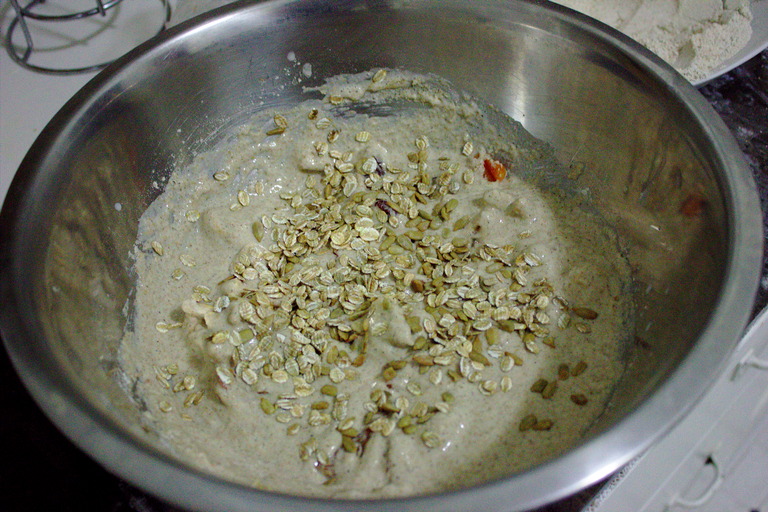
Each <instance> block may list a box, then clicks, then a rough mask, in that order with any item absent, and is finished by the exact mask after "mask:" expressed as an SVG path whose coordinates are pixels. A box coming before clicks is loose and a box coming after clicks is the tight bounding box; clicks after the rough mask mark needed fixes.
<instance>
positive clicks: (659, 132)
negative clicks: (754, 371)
mask: <svg viewBox="0 0 768 512" xmlns="http://www.w3.org/2000/svg"><path fill="white" fill-rule="evenodd" d="M289 52H294V54H295V55H296V57H297V58H298V60H300V61H301V62H304V63H311V65H312V78H311V79H307V78H306V77H303V76H302V74H301V70H300V69H299V68H297V67H296V66H294V65H293V64H292V63H291V62H290V61H289V60H288V59H287V55H288V53H289ZM381 66H385V67H392V68H405V69H408V70H412V71H416V72H422V73H434V74H437V75H440V76H443V77H445V78H447V79H449V80H451V81H452V82H453V83H454V85H456V86H457V87H458V88H460V89H464V90H466V91H468V92H470V93H472V94H474V95H476V96H478V97H480V98H483V99H485V100H486V101H488V102H490V103H491V104H493V105H496V106H497V107H499V108H501V109H502V110H504V111H505V112H507V113H508V114H510V115H511V116H512V117H514V118H516V119H518V120H519V121H521V122H522V123H523V125H524V126H525V128H526V129H528V130H529V131H530V132H531V133H533V134H534V135H535V136H537V137H539V138H541V139H543V140H544V141H546V142H548V143H550V144H551V145H552V146H553V147H554V148H555V149H556V151H557V154H558V155H559V157H560V158H561V159H562V160H563V162H564V163H565V164H570V169H569V170H568V172H569V173H574V174H579V173H580V176H579V177H578V180H577V182H576V183H577V189H578V190H579V191H580V193H583V194H584V197H585V199H586V200H589V201H591V202H592V204H594V205H595V206H596V207H597V208H598V209H599V210H600V211H601V212H602V214H603V215H604V216H605V218H606V219H608V221H609V222H611V223H613V225H614V226H615V227H616V231H617V233H618V235H619V237H620V239H621V243H622V246H623V247H624V249H625V251H626V254H627V258H628V260H629V261H630V262H631V264H632V266H633V268H634V269H635V272H634V279H635V285H634V287H633V294H634V300H635V302H636V305H637V318H636V332H635V333H634V335H633V336H630V339H633V340H635V341H634V342H629V343H627V346H626V347H625V352H626V360H627V370H626V372H625V374H624V376H623V378H622V380H621V382H620V383H619V384H618V386H617V388H616V391H615V393H614V397H613V400H612V402H611V404H610V406H609V407H608V408H607V409H606V411H605V413H604V414H603V416H602V417H601V419H600V421H599V422H598V423H597V424H595V425H594V427H593V428H592V429H591V431H590V432H589V433H588V434H587V435H586V436H585V439H584V442H583V443H582V444H580V445H579V446H577V447H575V448H574V449H572V450H570V451H569V452H567V453H565V454H564V455H562V456H561V457H559V458H557V459H555V460H553V461H551V462H549V463H546V464H543V465H541V466H538V467H535V468H533V469H531V470H530V471H527V472H524V473H521V474H516V475H511V476H510V477H509V478H505V479H501V480H497V481H493V482H488V483H487V484H486V485H483V486H479V487H474V488H471V489H467V490H464V491H458V492H452V493H447V494H442V495H434V496H426V497H422V498H412V499H405V500H396V501H388V502H375V501H373V502H354V503H341V502H333V501H319V500H306V499H299V498H294V497H290V496H284V495H276V494H270V493H265V492H260V491H257V490H253V489H248V488H245V487H241V486H237V485H233V484H230V483H228V482H225V481H222V480H219V479H216V478H213V477H210V476H208V475H205V474H202V473H200V472H197V471H195V470H194V469H193V468H191V467H189V466H188V465H185V463H184V462H183V461H179V460H176V459H175V458H174V457H173V456H172V455H171V454H169V453H168V452H167V451H165V450H164V449H163V448H162V447H160V446H158V444H157V443H156V440H155V438H154V437H153V435H152V434H151V433H147V432H144V431H142V429H141V428H139V426H138V425H139V421H138V416H139V414H140V412H139V411H138V409H137V407H136V406H135V404H133V403H132V402H131V401H130V400H129V398H128V396H127V395H126V393H125V392H123V389H122V388H121V386H120V384H121V383H120V371H119V368H117V366H116V362H115V353H116V349H117V346H118V343H119V341H120V338H121V333H122V332H123V329H124V327H125V324H126V318H125V316H124V315H123V306H124V304H126V300H128V298H129V296H130V294H131V287H132V277H131V274H130V271H129V269H130V260H129V257H128V254H129V251H130V250H131V246H132V244H133V242H134V240H135V237H136V229H137V223H138V219H139V216H140V215H141V213H142V212H143V211H144V209H145V208H146V207H147V205H148V204H149V203H150V202H151V201H152V200H153V199H154V198H155V197H157V195H158V194H159V193H160V191H161V190H162V183H163V182H164V179H165V178H166V177H167V176H168V173H169V170H170V169H171V168H172V167H173V166H174V165H183V164H184V163H185V162H189V161H190V159H191V158H192V157H193V155H194V154H195V153H197V152H199V151H202V150H205V149H207V148H209V147H211V145H212V144H214V143H215V142H216V141H217V140H219V138H220V137H221V135H222V133H224V132H225V131H226V129H227V128H229V127H231V126H234V125H237V124H238V123H239V122H241V121H244V120H245V119H246V118H247V117H248V116H249V115H250V114H252V113H253V112H256V111H258V110H260V109H262V108H264V107H265V106H269V105H278V104H284V103H292V102H296V101H299V100H301V99H302V97H303V92H302V87H303V86H306V85H312V84H317V83H320V82H321V81H322V78H324V77H328V76H331V75H335V74H337V73H343V72H358V71H363V70H368V69H372V68H375V67H381ZM300 78H303V80H299V79H300ZM0 225H1V226H2V235H1V236H2V238H1V240H0V283H1V285H0V286H1V288H0V310H1V316H0V321H1V324H0V326H1V328H2V336H3V339H4V341H5V344H6V347H7V349H8V351H9V353H10V355H11V357H12V360H13V362H14V364H15V366H16V368H17V370H18V372H19V374H20V376H21V378H22V380H23V381H24V383H25V384H26V386H27V387H28V388H29V390H30V391H31V392H32V394H33V395H34V397H35V399H36V400H37V401H38V403H39V404H40V406H41V407H42V409H43V410H44V411H45V412H46V414H47V415H48V416H49V417H50V418H51V420H52V421H53V422H54V423H56V425H58V426H59V427H60V428H61V429H62V430H63V431H64V432H65V433H66V435H67V436H69V437H70V438H71V439H72V440H73V441H74V442H75V443H76V444H77V445H79V446H80V447H81V448H82V449H83V450H85V451H86V452H88V453H89V454H91V455H92V456H93V457H94V458H95V459H96V460H98V461H99V462H100V463H102V464H103V465H104V466H105V467H106V468H107V469H109V470H110V471H112V472H114V473H116V474H118V475H120V476H122V477H124V478H125V479H127V480H128V481H130V482H133V483H134V484H136V485H138V486H140V487H142V488H144V489H145V490H147V491H149V492H151V493H154V494H156V495H158V496H160V497H162V498H164V499H166V500H169V501H171V502H173V503H176V504H179V505H182V506H185V507H188V508H191V509H199V510H228V511H237V510H268V511H275V510H398V511H402V510H428V509H439V510H457V511H463V512H466V511H471V510H504V511H511V510H524V509H526V508H529V507H534V506H539V505H542V504H544V503H548V502H552V501H554V500H557V499H559V498H561V497H564V496H567V495H569V494H570V493H573V492H575V491H578V490H580V489H582V488H584V487H585V486H588V485H589V484H592V483H594V482H597V481H598V480H600V479H602V478H604V477H606V476H607V475H610V474H611V473H612V472H614V471H616V470H617V469H619V468H620V467H621V466H622V465H623V464H625V463H626V462H627V461H629V460H630V459H631V458H633V457H634V456H636V455H638V454H639V453H641V452H642V451H643V449H645V448H647V447H648V446H650V445H651V444H652V443H653V442H654V440H656V439H658V438H659V436H661V435H663V434H664V433H665V432H666V431H667V430H668V429H669V428H670V427H671V426H672V425H673V424H674V423H675V421H677V420H678V419H680V418H681V417H682V416H683V415H684V414H685V413H686V411H687V410H688V409H689V408H690V407H691V406H692V405H693V404H694V403H695V402H696V400H697V397H699V396H700V395H701V394H702V393H703V392H704V391H705V389H706V388H707V386H708V385H709V384H710V382H711V381H712V380H713V377H714V376H715V374H716V372H717V371H718V369H720V367H721V365H722V363H723V362H724V360H725V358H726V356H727V355H728V354H729V352H731V350H732V349H733V347H734V346H735V344H736V342H737V340H738V338H739V335H740V333H741V332H742V328H743V327H744V325H745V322H746V321H747V319H748V316H749V314H750V309H751V304H752V299H753V294H754V292H755V290H756V286H757V281H758V275H759V263H760V257H761V221H760V208H759V204H758V200H757V195H756V193H755V190H754V184H753V182H752V179H751V176H750V173H749V170H748V169H747V167H746V166H745V163H744V161H743V160H742V156H741V154H740V152H739V149H738V147H737V145H736V143H735V142H734V140H733V138H732V136H731V134H730V133H729V132H728V130H727V129H726V127H725V126H724V124H723V123H722V122H721V120H720V119H719V118H718V117H717V115H716V114H715V113H714V111H713V110H711V108H710V107H709V105H708V104H707V103H706V102H705V101H704V99H703V98H702V97H701V96H700V95H699V94H698V93H697V92H696V91H695V90H694V89H693V88H692V87H690V86H689V84H688V83H687V82H686V81H685V80H684V79H682V78H681V77H679V76H678V75H677V74H676V73H675V72H674V71H672V70H671V69H670V68H669V67H667V66H666V65H664V64H663V63H662V62H661V61H660V60H659V59H657V58H655V57H653V56H652V55H650V54H649V53H648V52H646V51H644V50H643V49H642V48H641V47H640V46H639V45H637V44H634V43H633V42H631V41H629V40H628V39H626V38H624V37H622V36H621V35H620V34H619V33H617V32H615V31H612V30H610V29H607V28H605V27H603V26H600V25H598V24H596V23H595V22H592V21H591V20H589V19H587V18H586V17H582V16H579V15H576V14H574V13H572V12H571V11H568V10H566V9H563V8H560V7H556V6H552V5H550V4H548V3H546V2H540V1H523V0H520V1H510V0H498V1H494V0H486V1H466V0H414V1H386V0H369V1H364V2H348V1H337V2H330V1H324V2H320V1H314V0H308V1H302V2H288V1H278V2H268V3H259V4H251V5H249V4H241V5H237V6H229V7H225V8H223V9H221V10H218V11H216V12H214V13H211V14H208V15H204V16H202V17H200V18H197V19H195V20H192V21H191V22H188V23H184V24H182V25H180V26H177V27H174V28H173V29H171V30H169V31H168V32H167V33H165V34H162V35H161V36H159V37H157V38H155V39H154V40H152V41H150V42H149V43H147V44H144V45H142V46H141V47H139V48H138V49H136V50H135V51H132V52H131V53H129V54H128V55H127V56H125V58H123V59H121V60H119V61H118V62H116V63H115V64H114V65H112V66H110V67H109V68H108V69H106V70H105V71H104V72H103V73H101V74H100V75H98V76H97V77H96V78H95V79H93V80H92V81H91V82H90V83H89V84H88V85H87V86H86V87H85V88H84V89H83V90H82V91H80V92H79V93H78V94H77V95H76V96H75V97H74V98H73V99H72V100H71V101H70V102H69V103H68V104H67V105H66V106H65V107H64V108H63V109H62V110H61V111H60V112H59V113H58V114H57V115H56V116H55V118H54V119H53V120H52V121H51V122H50V124H49V125H48V126H47V128H46V129H45V130H44V131H43V132H42V133H41V135H40V137H39V138H38V140H37V141H36V142H35V144H34V146H33V147H32V149H31V150H30V151H29V153H28V155H27V156H26V158H25V160H24V161H23V163H22V165H21V167H20V169H19V171H18V175H17V176H16V178H15V180H14V182H13V184H12V187H11V190H10V192H9V194H8V199H7V200H6V204H5V205H4V206H3V210H2V217H1V218H0Z"/></svg>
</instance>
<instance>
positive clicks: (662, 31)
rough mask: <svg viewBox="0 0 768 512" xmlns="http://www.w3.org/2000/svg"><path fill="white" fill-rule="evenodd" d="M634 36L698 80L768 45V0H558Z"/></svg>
mask: <svg viewBox="0 0 768 512" xmlns="http://www.w3.org/2000/svg"><path fill="white" fill-rule="evenodd" d="M553 1H554V2H555V3H558V4H561V5H564V6H566V7H569V8H571V9H574V10H577V11H579V12H582V13H584V14H586V15H588V16H591V17H593V18H595V19H597V20H599V21H602V22H603V23H606V24H607V25H610V26H612V27H614V28H616V29H618V30H620V31H621V32H623V33H625V34H627V35H628V36H630V37H632V38H633V39H635V40H636V41H638V42H639V43H641V44H643V45H644V46H646V47H647V48H648V49H650V50H651V51H653V52H654V53H656V54H657V55H659V56H660V57H661V58H662V59H664V60H665V61H667V62H668V63H669V64H671V65H672V66H673V67H674V68H675V69H677V70H678V71H679V72H680V73H681V74H682V75H683V76H685V77H686V78H687V79H688V80H689V81H690V82H691V83H692V84H693V85H694V86H697V87H698V86H702V85H704V84H706V83H707V82H709V81H711V80H713V79H715V78H717V77H718V76H720V75H722V74H724V73H727V72H728V71H730V70H732V69H733V68H735V67H737V66H739V65H741V64H743V63H744V62H746V61H747V60H749V59H751V58H752V57H754V56H755V55H757V54H758V53H760V52H761V51H762V50H764V49H765V48H766V47H768V0H752V1H750V0H725V1H723V0H553Z"/></svg>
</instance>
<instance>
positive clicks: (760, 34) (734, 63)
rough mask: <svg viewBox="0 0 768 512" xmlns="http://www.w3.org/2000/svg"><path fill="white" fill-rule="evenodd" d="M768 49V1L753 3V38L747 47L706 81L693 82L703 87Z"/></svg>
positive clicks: (713, 72)
mask: <svg viewBox="0 0 768 512" xmlns="http://www.w3.org/2000/svg"><path fill="white" fill-rule="evenodd" d="M766 48H768V0H753V1H752V37H751V38H750V39H749V41H748V42H747V45H746V46H745V47H744V48H742V49H741V50H740V51H739V52H738V53H737V54H735V55H734V56H733V57H731V58H730V59H728V60H726V61H725V62H723V63H722V64H720V65H719V66H718V67H716V68H715V69H713V70H712V72H711V73H710V74H709V76H707V77H706V78H705V79H704V80H700V81H697V82H692V84H693V85H694V86H695V87H701V86H702V85H706V84H707V83H709V82H711V81H712V80H714V79H715V78H717V77H719V76H720V75H724V74H725V73H727V72H729V71H731V70H732V69H734V68H737V67H739V66H741V65H742V64H744V63H745V62H747V61H748V60H749V59H751V58H752V57H754V56H755V55H757V54H758V53H760V52H762V51H763V50H765V49H766Z"/></svg>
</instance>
